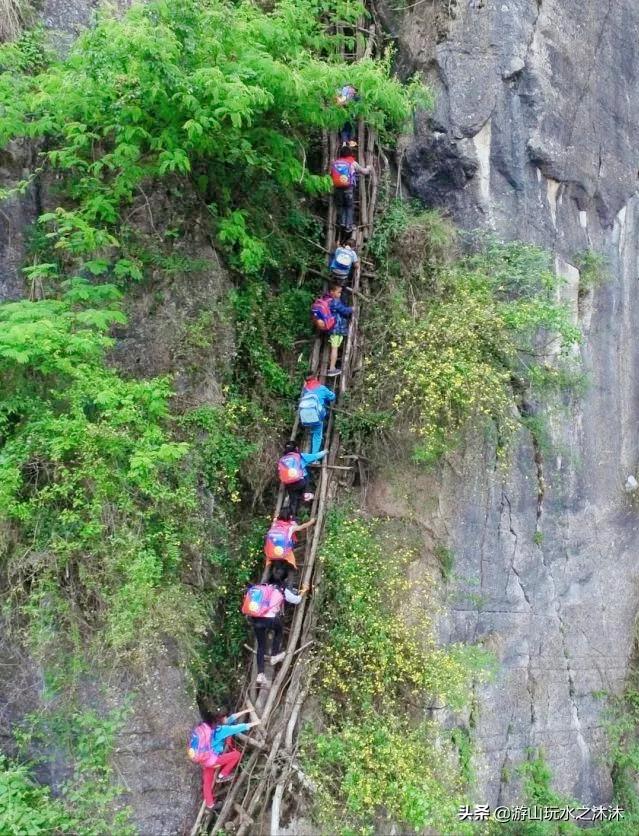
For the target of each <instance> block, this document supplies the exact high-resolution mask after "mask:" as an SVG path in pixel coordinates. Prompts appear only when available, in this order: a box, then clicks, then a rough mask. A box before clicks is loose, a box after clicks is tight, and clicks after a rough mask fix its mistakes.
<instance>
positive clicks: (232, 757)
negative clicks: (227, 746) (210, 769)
mask: <svg viewBox="0 0 639 836" xmlns="http://www.w3.org/2000/svg"><path fill="white" fill-rule="evenodd" d="M241 757H242V753H241V752H240V751H239V750H238V749H231V750H230V751H229V752H224V754H223V755H220V756H219V758H218V759H217V762H218V764H220V765H221V767H222V768H221V769H220V778H226V777H227V776H228V775H230V774H231V772H233V770H234V769H235V767H236V766H237V765H238V763H239V762H240V759H241Z"/></svg>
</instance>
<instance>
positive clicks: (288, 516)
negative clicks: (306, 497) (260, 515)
mask: <svg viewBox="0 0 639 836" xmlns="http://www.w3.org/2000/svg"><path fill="white" fill-rule="evenodd" d="M277 518H278V520H284V522H289V520H292V519H293V514H292V513H291V509H290V508H281V509H280V512H279V514H278V515H277Z"/></svg>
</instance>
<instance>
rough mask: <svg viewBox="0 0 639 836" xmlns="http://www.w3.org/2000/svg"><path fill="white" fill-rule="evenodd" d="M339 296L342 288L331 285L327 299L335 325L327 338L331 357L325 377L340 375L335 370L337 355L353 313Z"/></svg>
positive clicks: (337, 370) (337, 285) (338, 371)
mask: <svg viewBox="0 0 639 836" xmlns="http://www.w3.org/2000/svg"><path fill="white" fill-rule="evenodd" d="M341 296H342V286H341V285H340V284H333V285H331V287H330V290H329V291H328V297H329V305H330V308H331V313H332V314H333V316H334V317H335V325H334V326H333V329H332V331H331V334H330V337H329V338H328V341H329V343H330V346H331V356H330V360H329V369H328V371H327V372H326V376H327V377H336V375H338V374H341V373H342V372H341V369H338V368H336V363H337V353H338V351H339V349H340V346H341V345H342V343H343V342H344V337H345V336H346V335H347V334H348V320H349V319H350V318H351V315H352V313H353V309H352V308H351V307H349V306H348V305H345V304H344V303H343V302H342V300H341Z"/></svg>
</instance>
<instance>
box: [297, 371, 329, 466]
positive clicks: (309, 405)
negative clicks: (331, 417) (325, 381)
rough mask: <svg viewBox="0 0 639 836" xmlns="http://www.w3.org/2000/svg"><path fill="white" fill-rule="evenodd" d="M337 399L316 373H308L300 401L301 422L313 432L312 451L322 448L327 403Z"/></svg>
mask: <svg viewBox="0 0 639 836" xmlns="http://www.w3.org/2000/svg"><path fill="white" fill-rule="evenodd" d="M334 400H335V392H333V391H332V390H331V389H329V388H328V386H323V385H322V384H321V383H320V382H319V380H318V379H317V377H316V376H315V375H314V374H309V375H307V377H306V379H305V381H304V386H303V388H302V396H301V398H300V402H299V416H300V424H301V425H302V426H303V427H306V429H308V430H310V432H311V453H319V451H320V450H321V448H322V436H323V434H324V420H325V418H326V414H327V409H326V405H327V404H328V403H330V402H331V401H334Z"/></svg>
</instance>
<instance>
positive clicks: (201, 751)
mask: <svg viewBox="0 0 639 836" xmlns="http://www.w3.org/2000/svg"><path fill="white" fill-rule="evenodd" d="M212 733H213V729H212V728H211V727H210V726H209V724H208V723H200V725H199V726H196V727H195V728H194V729H193V731H192V732H191V739H190V741H189V750H188V756H189V758H190V759H191V760H192V761H193V763H198V764H203V763H206V762H207V761H208V760H210V758H211V755H212V754H213V753H212V750H211V735H212Z"/></svg>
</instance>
